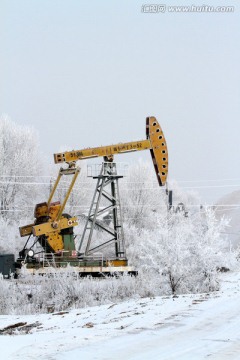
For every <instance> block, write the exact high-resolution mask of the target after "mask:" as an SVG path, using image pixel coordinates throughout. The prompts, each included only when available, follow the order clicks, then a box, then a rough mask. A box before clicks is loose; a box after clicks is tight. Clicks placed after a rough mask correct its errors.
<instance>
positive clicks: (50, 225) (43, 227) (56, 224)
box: [32, 217, 78, 236]
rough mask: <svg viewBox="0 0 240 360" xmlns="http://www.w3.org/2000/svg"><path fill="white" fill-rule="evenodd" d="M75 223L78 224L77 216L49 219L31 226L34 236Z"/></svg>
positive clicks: (74, 224) (56, 230)
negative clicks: (56, 219) (57, 219)
mask: <svg viewBox="0 0 240 360" xmlns="http://www.w3.org/2000/svg"><path fill="white" fill-rule="evenodd" d="M76 225H78V222H77V217H72V218H70V219H67V218H62V219H60V220H59V221H50V222H46V223H43V224H40V225H35V226H33V227H32V233H33V235H34V236H40V235H47V234H50V233H53V232H59V231H61V230H62V229H67V228H70V227H72V226H76Z"/></svg>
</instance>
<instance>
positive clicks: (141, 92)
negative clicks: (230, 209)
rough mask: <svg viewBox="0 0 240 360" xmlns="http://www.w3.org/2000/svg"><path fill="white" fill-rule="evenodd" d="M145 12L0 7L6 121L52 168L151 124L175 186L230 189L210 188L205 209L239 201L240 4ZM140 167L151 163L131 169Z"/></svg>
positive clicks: (119, 4)
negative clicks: (34, 143)
mask: <svg viewBox="0 0 240 360" xmlns="http://www.w3.org/2000/svg"><path fill="white" fill-rule="evenodd" d="M143 4H146V2H141V1H125V0H121V1H120V0H119V1H80V0H41V1H39V0H0V13H1V15H0V23H1V25H0V26H1V37H0V49H1V56H0V58H1V68H0V71H1V74H0V75H1V89H0V90H1V94H0V112H2V113H6V114H8V115H9V116H10V117H11V119H12V120H13V121H15V122H17V123H19V124H23V125H32V126H34V128H36V129H37V130H38V132H39V141H40V146H41V149H42V151H43V153H45V154H46V155H47V156H48V157H49V158H50V157H52V154H53V153H56V152H58V151H59V149H60V148H61V147H63V146H65V147H66V148H67V149H69V150H72V149H81V148H84V147H94V146H99V145H109V144H112V143H118V142H126V141H132V140H140V139H144V138H145V118H146V116H149V115H153V116H156V117H157V119H158V121H159V122H160V124H161V126H162V128H163V131H164V133H165V136H166V139H167V143H168V151H169V178H170V179H176V180H177V181H179V182H180V184H181V185H183V186H187V185H189V186H199V185H201V186H209V185H211V186H216V185H218V186H223V185H224V187H217V188H209V187H207V188H202V189H201V194H202V195H203V198H204V200H205V201H210V200H212V199H215V198H217V197H218V196H219V195H221V194H225V193H227V192H231V191H233V190H237V189H240V161H239V159H240V151H239V147H240V146H239V137H240V121H239V120H240V117H239V115H240V70H239V66H240V65H239V64H240V50H239V48H240V5H239V2H238V1H232V0H231V1H229V0H228V1H223V0H219V1H217V0H214V1H207V5H209V6H211V5H212V6H214V7H216V6H219V5H221V6H229V5H231V6H234V11H233V12H221V13H219V12H207V11H205V12H201V13H199V12H188V13H186V12H178V13H174V12H170V11H169V10H168V6H174V5H176V4H177V5H190V6H191V5H192V4H193V5H196V6H202V5H204V4H205V3H204V2H201V1H199V0H198V1H196V2H191V1H186V0H185V1H184V0H181V1H180V0H178V1H175V2H174V1H172V0H171V1H168V2H167V3H166V2H165V3H164V4H166V5H167V6H166V9H165V12H164V13H161V12H159V13H147V12H142V5H143ZM149 4H151V2H150V3H149ZM159 4H162V2H159ZM205 5H206V4H205ZM138 158H143V159H149V160H150V155H149V154H148V153H147V152H145V153H144V154H143V153H140V152H139V153H136V154H134V155H131V156H130V155H128V156H126V155H125V156H124V161H128V160H129V161H130V160H131V161H133V160H134V161H136V160H137V159H138ZM116 159H117V160H119V161H122V157H121V156H118V158H116ZM53 166H54V164H53ZM226 179H234V180H226ZM209 180H214V181H209ZM181 181H191V182H189V183H184V182H181ZM229 185H231V186H229ZM232 185H238V187H237V186H232ZM196 190H197V189H196Z"/></svg>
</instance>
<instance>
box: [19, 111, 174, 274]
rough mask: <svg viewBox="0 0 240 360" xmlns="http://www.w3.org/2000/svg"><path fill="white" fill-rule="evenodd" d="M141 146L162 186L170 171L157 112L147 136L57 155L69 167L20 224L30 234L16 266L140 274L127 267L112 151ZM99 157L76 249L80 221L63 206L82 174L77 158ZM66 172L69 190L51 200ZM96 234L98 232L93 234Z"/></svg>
mask: <svg viewBox="0 0 240 360" xmlns="http://www.w3.org/2000/svg"><path fill="white" fill-rule="evenodd" d="M141 150H150V153H151V157H152V161H153V166H154V169H155V172H156V176H157V180H158V184H159V186H164V185H165V184H166V180H167V174H168V151H167V144H166V140H165V137H164V134H163V131H162V129H161V127H160V125H159V123H158V121H157V120H156V118H155V117H153V116H152V117H147V118H146V140H140V141H133V142H127V143H119V144H116V145H109V146H101V147H96V148H87V149H82V150H72V151H67V152H62V153H57V154H54V162H55V163H56V164H60V163H65V164H66V165H67V167H66V168H60V170H59V173H58V177H57V179H56V181H55V183H54V186H53V188H52V190H51V192H50V195H49V198H48V200H47V201H46V202H43V203H40V204H37V205H36V206H35V211H34V217H35V220H34V221H33V223H31V224H29V225H26V226H22V227H20V228H19V230H20V236H21V237H27V241H26V243H25V246H24V248H23V249H22V250H21V251H20V253H19V258H18V259H17V262H16V267H17V268H21V267H22V266H24V267H25V268H27V269H28V270H29V272H32V273H35V272H36V271H38V273H45V272H46V271H47V270H46V269H47V268H48V267H50V266H51V267H52V266H54V267H56V268H59V267H65V266H67V265H70V266H74V267H75V268H76V269H77V271H78V272H79V274H80V275H81V276H86V275H92V276H101V275H108V274H113V273H115V272H117V273H124V272H127V273H129V274H134V275H135V274H136V273H137V272H136V270H135V269H133V268H132V267H131V266H129V265H128V259H127V256H126V250H125V243H124V232H123V224H122V215H121V205H120V196H119V184H118V182H119V179H121V178H122V176H121V175H119V174H118V172H117V165H116V163H115V162H114V155H119V154H124V153H128V152H133V151H141ZM97 157H103V163H102V166H101V171H100V172H99V173H98V174H95V176H92V177H93V178H94V179H96V180H97V184H96V189H95V192H94V195H93V199H92V202H91V205H90V207H89V212H88V215H87V216H86V215H85V216H84V219H85V226H84V229H83V232H82V236H81V240H80V242H79V246H78V248H76V243H75V235H74V227H75V226H77V225H78V218H77V216H71V215H69V214H67V213H65V211H64V210H65V206H66V203H67V201H68V199H69V196H70V194H71V192H72V190H73V187H74V184H75V182H76V179H77V177H78V175H79V173H80V168H79V167H78V166H76V163H77V161H79V160H85V159H90V158H97ZM63 176H71V177H72V179H71V182H70V185H69V188H68V190H67V192H66V194H65V198H64V200H63V202H62V203H60V201H55V202H53V197H54V195H55V193H56V190H57V188H58V185H59V182H60V180H61V178H62V177H63ZM102 203H103V204H104V205H103V206H101V204H102ZM96 229H97V232H96ZM94 233H95V234H96V233H97V234H98V235H99V234H100V236H97V237H96V236H95V238H94V236H93V235H94ZM30 240H31V241H30ZM36 245H38V246H39V245H40V251H36V250H35V249H36Z"/></svg>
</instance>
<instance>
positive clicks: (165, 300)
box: [0, 272, 240, 360]
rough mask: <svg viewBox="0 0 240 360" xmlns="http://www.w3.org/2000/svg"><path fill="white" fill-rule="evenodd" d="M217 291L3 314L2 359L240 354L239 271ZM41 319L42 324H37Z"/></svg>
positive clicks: (117, 359) (104, 359) (96, 359)
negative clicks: (5, 331)
mask: <svg viewBox="0 0 240 360" xmlns="http://www.w3.org/2000/svg"><path fill="white" fill-rule="evenodd" d="M221 281H222V285H221V290H220V291H218V292H214V293H207V294H196V295H181V296H178V297H172V296H169V297H167V296H163V297H156V298H144V299H136V300H131V301H125V302H122V303H119V304H108V305H102V306H96V307H89V308H84V309H74V310H71V311H70V312H68V313H53V314H42V315H26V316H23V315H21V316H16V315H14V316H13V315H8V316H6V315H2V316H0V329H3V328H5V327H7V326H9V325H13V324H16V323H19V322H27V324H33V325H34V326H33V327H32V329H30V330H28V331H29V333H27V334H26V332H27V331H25V330H24V327H22V329H21V328H19V330H18V331H17V330H15V331H14V334H12V335H1V336H0V348H1V358H2V359H6V360H7V359H11V360H14V359H21V360H22V359H24V360H27V359H48V360H66V359H84V360H113V359H114V360H120V359H128V360H142V359H153V360H154V359H156V360H158V359H164V360H165V359H184V360H187V359H208V358H210V359H218V360H221V359H240V330H239V327H240V326H239V324H240V311H239V310H240V304H239V296H240V273H237V272H236V273H231V274H230V273H226V274H223V275H222V280H221ZM37 322H38V323H37Z"/></svg>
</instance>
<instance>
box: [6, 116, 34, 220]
mask: <svg viewBox="0 0 240 360" xmlns="http://www.w3.org/2000/svg"><path fill="white" fill-rule="evenodd" d="M0 154H1V155H0V214H1V217H2V218H4V219H8V220H10V219H19V218H20V217H22V216H23V215H26V214H27V213H28V208H29V207H30V208H31V207H32V205H33V199H34V198H35V197H36V196H37V193H38V191H39V190H40V189H39V188H37V187H36V184H35V182H36V179H37V176H38V175H40V173H41V168H40V158H39V148H38V137H37V134H36V132H35V131H34V130H33V129H32V128H29V127H26V126H21V125H18V124H16V123H14V122H13V121H11V120H10V118H9V117H8V116H6V115H2V116H1V118H0ZM31 211H32V209H31Z"/></svg>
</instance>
